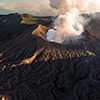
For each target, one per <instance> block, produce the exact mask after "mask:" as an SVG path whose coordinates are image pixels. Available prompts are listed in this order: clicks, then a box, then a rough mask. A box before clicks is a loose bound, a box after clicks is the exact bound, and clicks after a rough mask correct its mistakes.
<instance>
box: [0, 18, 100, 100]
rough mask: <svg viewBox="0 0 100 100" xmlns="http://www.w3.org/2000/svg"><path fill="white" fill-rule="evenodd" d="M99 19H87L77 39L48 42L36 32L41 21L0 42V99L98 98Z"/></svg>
mask: <svg viewBox="0 0 100 100" xmlns="http://www.w3.org/2000/svg"><path fill="white" fill-rule="evenodd" d="M99 22H100V21H99V20H98V21H97V19H95V20H93V21H91V22H90V24H89V26H88V27H87V28H86V31H85V37H84V39H83V40H80V41H79V42H78V43H70V44H58V43H52V42H48V41H46V40H45V39H42V38H41V37H39V36H37V32H39V35H40V34H41V33H42V32H43V35H44V33H45V32H46V31H47V30H48V28H47V27H46V26H42V25H35V26H34V25H33V26H31V27H29V28H28V29H26V30H24V31H23V32H22V33H21V34H20V35H18V36H16V37H14V38H12V39H10V40H8V41H3V42H1V46H0V97H1V99H2V100H99V99H100V88H99V87H100V74H99V73H100V39H99V38H98V37H99V35H100V34H99V33H100V31H99V28H96V27H98V25H99V24H98V23H99ZM90 27H91V28H90ZM94 28H95V30H94ZM34 33H35V35H34ZM96 34H97V35H96ZM87 37H90V39H89V40H88V38H87Z"/></svg>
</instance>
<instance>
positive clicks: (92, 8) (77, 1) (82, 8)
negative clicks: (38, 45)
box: [47, 0, 100, 43]
mask: <svg viewBox="0 0 100 100" xmlns="http://www.w3.org/2000/svg"><path fill="white" fill-rule="evenodd" d="M50 6H51V7H53V8H55V9H57V10H59V13H60V15H59V16H58V17H57V18H56V20H55V22H54V29H50V30H49V31H48V33H47V40H48V41H53V42H58V43H63V42H64V41H66V42H68V41H69V40H78V39H80V38H82V32H83V31H84V26H85V25H86V24H87V23H88V22H89V21H90V18H87V19H86V18H84V17H83V16H81V14H83V13H95V12H99V11H100V0H50Z"/></svg>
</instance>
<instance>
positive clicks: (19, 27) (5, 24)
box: [0, 13, 52, 41]
mask: <svg viewBox="0 0 100 100" xmlns="http://www.w3.org/2000/svg"><path fill="white" fill-rule="evenodd" d="M51 22H52V21H51V17H36V16H32V15H29V14H23V15H22V14H18V13H15V14H9V15H0V41H5V40H8V39H11V38H12V37H14V36H15V37H16V36H17V35H19V34H21V33H22V32H24V31H26V30H28V29H29V28H30V27H33V29H35V28H36V27H38V25H39V24H41V25H43V26H48V25H50V24H51Z"/></svg>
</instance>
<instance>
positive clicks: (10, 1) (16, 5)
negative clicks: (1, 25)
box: [0, 0, 57, 16]
mask: <svg viewBox="0 0 100 100" xmlns="http://www.w3.org/2000/svg"><path fill="white" fill-rule="evenodd" d="M47 12H48V13H47ZM9 13H21V14H23V13H27V14H32V15H38V16H51V15H56V14H57V11H56V10H54V9H52V8H51V7H50V5H49V0H42V1H41V0H24V1H20V0H0V14H9Z"/></svg>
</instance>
